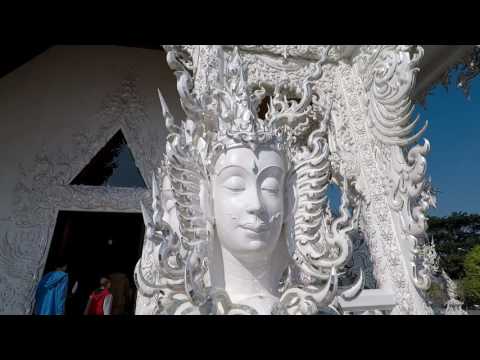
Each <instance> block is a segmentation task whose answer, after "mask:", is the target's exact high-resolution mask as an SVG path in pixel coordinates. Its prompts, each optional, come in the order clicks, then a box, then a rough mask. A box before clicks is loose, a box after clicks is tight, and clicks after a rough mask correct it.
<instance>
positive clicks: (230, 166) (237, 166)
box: [215, 165, 250, 176]
mask: <svg viewBox="0 0 480 360" xmlns="http://www.w3.org/2000/svg"><path fill="white" fill-rule="evenodd" d="M228 169H240V170H242V171H243V172H245V173H247V174H248V172H249V171H250V170H249V169H247V168H245V167H243V166H241V165H228V166H225V167H224V168H222V169H221V170H220V171H219V172H218V173H215V176H220V174H222V173H223V172H224V171H226V170H228Z"/></svg>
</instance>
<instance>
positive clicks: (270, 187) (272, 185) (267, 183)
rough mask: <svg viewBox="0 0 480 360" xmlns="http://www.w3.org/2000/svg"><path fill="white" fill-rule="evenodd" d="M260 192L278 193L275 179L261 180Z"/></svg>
mask: <svg viewBox="0 0 480 360" xmlns="http://www.w3.org/2000/svg"><path fill="white" fill-rule="evenodd" d="M260 188H261V190H262V191H266V192H268V193H272V194H277V193H278V192H279V191H280V184H279V182H278V180H277V179H275V178H266V179H265V180H263V182H262V185H261V187H260Z"/></svg>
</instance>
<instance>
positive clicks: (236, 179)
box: [223, 176, 246, 192]
mask: <svg viewBox="0 0 480 360" xmlns="http://www.w3.org/2000/svg"><path fill="white" fill-rule="evenodd" d="M223 186H224V187H225V188H226V189H228V190H231V191H234V192H241V191H244V190H245V186H246V184H245V180H243V179H242V178H241V177H240V176H231V177H229V178H228V179H227V180H226V181H225V182H224V183H223Z"/></svg>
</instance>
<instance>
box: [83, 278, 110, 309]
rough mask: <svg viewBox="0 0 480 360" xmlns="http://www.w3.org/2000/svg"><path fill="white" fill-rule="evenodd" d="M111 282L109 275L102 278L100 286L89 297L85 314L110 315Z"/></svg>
mask: <svg viewBox="0 0 480 360" xmlns="http://www.w3.org/2000/svg"><path fill="white" fill-rule="evenodd" d="M110 286H111V282H110V279H109V278H108V277H102V278H101V279H100V287H99V288H98V289H97V290H95V291H94V292H92V294H91V295H90V298H89V299H88V303H87V307H86V308H85V312H84V315H110V314H111V312H112V293H111V292H110Z"/></svg>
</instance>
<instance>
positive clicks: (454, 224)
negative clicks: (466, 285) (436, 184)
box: [428, 212, 480, 279]
mask: <svg viewBox="0 0 480 360" xmlns="http://www.w3.org/2000/svg"><path fill="white" fill-rule="evenodd" d="M428 233H429V235H430V236H431V237H433V239H434V240H435V246H436V250H437V253H438V255H439V256H440V266H441V267H442V268H443V269H444V270H445V271H446V272H447V274H449V276H450V277H451V278H452V279H461V278H463V277H464V276H465V269H464V262H465V256H466V254H467V253H468V252H469V251H470V250H471V249H472V248H473V247H474V246H475V245H480V214H467V213H463V212H459V213H456V212H455V213H452V214H451V215H450V216H447V217H443V218H439V217H431V218H430V220H429V230H428Z"/></svg>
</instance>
